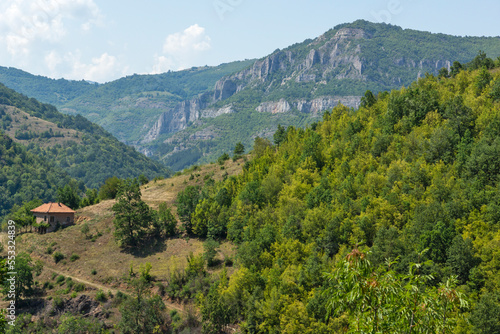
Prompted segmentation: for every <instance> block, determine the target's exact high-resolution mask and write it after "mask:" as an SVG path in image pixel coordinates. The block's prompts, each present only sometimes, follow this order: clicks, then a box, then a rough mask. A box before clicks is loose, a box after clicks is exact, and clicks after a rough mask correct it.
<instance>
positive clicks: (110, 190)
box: [99, 176, 122, 200]
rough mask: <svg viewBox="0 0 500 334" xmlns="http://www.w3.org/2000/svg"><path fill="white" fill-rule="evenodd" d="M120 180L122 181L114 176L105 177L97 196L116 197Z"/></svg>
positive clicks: (103, 198)
mask: <svg viewBox="0 0 500 334" xmlns="http://www.w3.org/2000/svg"><path fill="white" fill-rule="evenodd" d="M121 182H122V181H121V180H120V179H119V178H117V177H116V176H113V177H110V178H108V179H106V181H105V182H104V184H103V185H102V186H101V188H100V189H99V198H100V199H101V200H105V199H114V198H116V195H117V194H118V190H119V189H120V183H121Z"/></svg>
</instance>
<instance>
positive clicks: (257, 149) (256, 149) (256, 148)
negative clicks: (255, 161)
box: [253, 137, 271, 157]
mask: <svg viewBox="0 0 500 334" xmlns="http://www.w3.org/2000/svg"><path fill="white" fill-rule="evenodd" d="M268 147H271V142H270V141H269V139H266V138H261V137H256V138H255V141H254V143H253V153H254V154H255V156H256V157H260V156H261V155H263V154H264V153H265V152H266V149H267V148H268Z"/></svg>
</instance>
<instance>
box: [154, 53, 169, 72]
mask: <svg viewBox="0 0 500 334" xmlns="http://www.w3.org/2000/svg"><path fill="white" fill-rule="evenodd" d="M173 67H175V64H174V62H173V61H172V59H170V58H167V57H165V56H158V55H155V64H154V65H153V71H152V72H151V73H150V74H160V73H164V72H167V71H168V70H171V69H172V68H173Z"/></svg>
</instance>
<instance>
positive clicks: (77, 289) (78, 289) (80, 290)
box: [73, 283, 85, 292]
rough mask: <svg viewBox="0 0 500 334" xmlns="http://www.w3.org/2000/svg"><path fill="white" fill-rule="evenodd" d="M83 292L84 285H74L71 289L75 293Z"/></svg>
mask: <svg viewBox="0 0 500 334" xmlns="http://www.w3.org/2000/svg"><path fill="white" fill-rule="evenodd" d="M84 290H85V284H83V283H76V284H75V286H74V287H73V291H75V292H82V291H84Z"/></svg>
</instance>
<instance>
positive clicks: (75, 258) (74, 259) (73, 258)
mask: <svg viewBox="0 0 500 334" xmlns="http://www.w3.org/2000/svg"><path fill="white" fill-rule="evenodd" d="M79 258H80V256H79V255H78V254H74V253H73V254H71V257H70V258H69V260H70V261H71V262H75V261H76V260H78V259H79Z"/></svg>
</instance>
